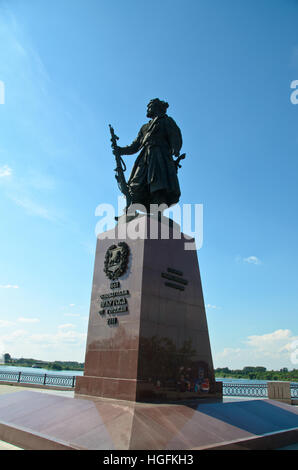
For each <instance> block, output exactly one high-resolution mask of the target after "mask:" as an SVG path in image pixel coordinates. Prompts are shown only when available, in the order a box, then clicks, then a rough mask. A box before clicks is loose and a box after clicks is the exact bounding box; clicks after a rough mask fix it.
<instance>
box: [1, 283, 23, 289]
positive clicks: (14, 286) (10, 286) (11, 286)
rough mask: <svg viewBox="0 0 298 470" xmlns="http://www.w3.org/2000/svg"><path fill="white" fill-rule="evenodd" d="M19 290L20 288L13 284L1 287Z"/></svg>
mask: <svg viewBox="0 0 298 470" xmlns="http://www.w3.org/2000/svg"><path fill="white" fill-rule="evenodd" d="M18 288H19V286H16V285H12V284H5V285H2V286H0V289H18Z"/></svg>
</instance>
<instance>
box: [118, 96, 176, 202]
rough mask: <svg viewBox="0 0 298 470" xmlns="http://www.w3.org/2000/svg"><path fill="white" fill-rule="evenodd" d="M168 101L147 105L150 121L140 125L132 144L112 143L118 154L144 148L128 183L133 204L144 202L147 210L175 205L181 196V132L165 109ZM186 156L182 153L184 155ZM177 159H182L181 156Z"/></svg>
mask: <svg viewBox="0 0 298 470" xmlns="http://www.w3.org/2000/svg"><path fill="white" fill-rule="evenodd" d="M168 106H169V105H168V103H166V102H165V101H161V100H159V99H158V98H156V99H153V100H151V101H150V102H149V104H148V106H147V117H148V118H151V120H150V121H149V122H148V123H147V124H144V125H143V126H142V127H141V130H140V132H139V134H138V136H137V138H136V139H135V140H134V141H133V143H132V144H131V145H128V146H126V147H119V146H118V145H116V144H115V142H114V143H113V145H112V147H113V152H114V154H115V155H116V154H117V155H118V156H119V155H132V154H134V153H136V152H138V151H139V150H141V152H140V154H139V156H138V158H137V159H136V161H135V164H134V166H133V169H132V172H131V175H130V178H129V180H128V182H127V187H128V192H129V194H130V200H131V203H132V204H142V205H143V206H145V207H146V209H147V211H149V209H150V204H159V205H160V204H167V206H171V205H173V204H176V203H177V202H178V201H179V198H180V187H179V182H178V178H177V169H178V166H180V165H179V161H177V160H176V161H174V159H173V155H175V156H177V157H179V153H180V149H181V147H182V136H181V131H180V129H179V127H178V126H177V124H176V123H175V121H174V119H172V118H171V117H169V116H168V115H167V114H166V112H167V108H168ZM183 157H184V156H181V158H183ZM178 160H180V159H179V158H178Z"/></svg>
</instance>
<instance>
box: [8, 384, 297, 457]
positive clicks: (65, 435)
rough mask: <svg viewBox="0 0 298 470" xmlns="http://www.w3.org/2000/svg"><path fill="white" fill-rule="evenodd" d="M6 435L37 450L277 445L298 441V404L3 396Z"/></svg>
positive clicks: (26, 393)
mask: <svg viewBox="0 0 298 470" xmlns="http://www.w3.org/2000/svg"><path fill="white" fill-rule="evenodd" d="M0 439H1V440H4V441H6V442H9V443H11V444H14V445H16V446H18V447H21V448H23V449H33V450H39V449H41V450H195V449H197V450H200V449H218V450H219V449H239V450H241V449H243V450H244V449H275V448H279V447H283V446H286V445H290V444H293V443H295V442H296V443H297V442H298V409H297V407H293V406H292V407H291V406H290V405H287V404H284V403H280V402H276V401H271V400H250V401H240V400H239V401H238V400H237V401H234V402H231V403H202V404H198V405H196V406H195V407H194V406H193V407H191V406H189V404H188V406H187V405H185V404H184V403H183V402H182V403H181V404H147V403H135V402H132V401H127V402H126V401H117V400H111V399H100V398H97V399H96V398H94V399H91V398H89V399H82V398H66V397H61V396H56V395H50V394H46V393H38V392H31V391H24V392H15V393H10V394H7V395H2V396H1V400H0Z"/></svg>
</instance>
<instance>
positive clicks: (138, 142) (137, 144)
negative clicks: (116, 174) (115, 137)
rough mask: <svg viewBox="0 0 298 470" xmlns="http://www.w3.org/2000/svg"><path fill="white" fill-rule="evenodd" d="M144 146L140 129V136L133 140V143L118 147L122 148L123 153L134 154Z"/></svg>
mask: <svg viewBox="0 0 298 470" xmlns="http://www.w3.org/2000/svg"><path fill="white" fill-rule="evenodd" d="M141 147H142V132H141V131H140V132H139V134H138V137H137V138H136V139H135V140H134V141H133V143H132V144H131V145H127V146H126V147H118V148H119V149H120V152H121V155H133V154H134V153H137V152H138V151H139V150H140V149H141Z"/></svg>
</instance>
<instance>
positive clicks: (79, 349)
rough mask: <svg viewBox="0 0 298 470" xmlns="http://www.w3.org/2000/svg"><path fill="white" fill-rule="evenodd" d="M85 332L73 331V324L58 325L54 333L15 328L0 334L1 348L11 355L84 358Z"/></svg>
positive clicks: (40, 357) (50, 359)
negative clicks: (7, 332) (8, 332)
mask: <svg viewBox="0 0 298 470" xmlns="http://www.w3.org/2000/svg"><path fill="white" fill-rule="evenodd" d="M86 337H87V334H86V333H80V332H78V331H75V325H73V324H72V323H66V324H62V325H59V326H58V328H57V330H56V332H54V333H34V334H32V333H31V332H30V331H26V330H15V331H12V332H11V333H10V334H6V335H4V334H3V335H1V336H0V344H1V345H2V346H1V348H2V350H3V351H4V350H5V352H8V353H9V354H10V355H11V356H12V357H34V358H36V359H41V360H46V361H55V360H62V361H63V360H73V361H79V362H82V361H83V360H84V353H85V345H86Z"/></svg>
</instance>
